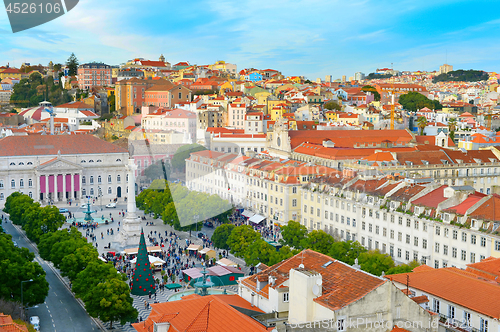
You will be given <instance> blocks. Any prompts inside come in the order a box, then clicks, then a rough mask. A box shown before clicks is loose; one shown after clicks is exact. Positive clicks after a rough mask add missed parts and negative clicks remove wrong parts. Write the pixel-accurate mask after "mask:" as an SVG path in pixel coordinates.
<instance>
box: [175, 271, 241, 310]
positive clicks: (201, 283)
mask: <svg viewBox="0 0 500 332" xmlns="http://www.w3.org/2000/svg"><path fill="white" fill-rule="evenodd" d="M200 273H201V274H202V275H203V276H202V277H200V278H197V280H198V281H197V282H195V283H194V287H195V289H186V290H184V291H180V292H178V293H174V294H172V295H170V296H169V297H168V301H169V302H170V301H178V300H180V299H182V297H183V296H186V295H191V294H198V295H200V296H207V295H228V294H233V293H231V292H228V291H227V290H226V289H225V288H224V289H215V288H212V287H213V286H214V283H213V282H211V281H209V280H208V278H207V274H208V271H207V269H206V268H205V267H203V269H202V270H201V271H200ZM214 277H215V278H218V277H217V276H210V278H214ZM200 279H201V280H200Z"/></svg>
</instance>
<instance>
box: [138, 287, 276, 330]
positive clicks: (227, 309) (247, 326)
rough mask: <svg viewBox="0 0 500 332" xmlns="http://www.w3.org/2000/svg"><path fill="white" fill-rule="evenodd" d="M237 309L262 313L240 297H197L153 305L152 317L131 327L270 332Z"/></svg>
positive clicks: (139, 328)
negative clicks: (157, 324) (164, 324)
mask: <svg viewBox="0 0 500 332" xmlns="http://www.w3.org/2000/svg"><path fill="white" fill-rule="evenodd" d="M235 307H238V308H244V309H247V310H252V311H256V312H260V313H263V311H262V310H260V309H258V308H257V307H252V306H251V305H250V303H248V302H247V301H246V300H244V299H242V298H241V297H239V296H238V295H209V296H198V295H196V296H189V297H187V298H183V299H182V300H179V301H172V302H164V303H153V304H151V309H152V310H151V313H150V314H149V317H148V318H147V319H146V320H145V321H144V322H141V323H135V324H132V326H133V327H134V328H135V329H136V331H138V332H153V329H154V323H170V327H169V329H168V331H169V332H171V331H172V332H173V331H204V332H212V331H213V332H225V331H227V332H238V331H241V332H247V331H267V329H266V328H265V327H264V326H263V325H262V324H260V323H258V322H257V321H256V320H254V319H253V318H250V317H249V316H247V315H245V314H243V313H241V312H239V311H238V310H236V309H235Z"/></svg>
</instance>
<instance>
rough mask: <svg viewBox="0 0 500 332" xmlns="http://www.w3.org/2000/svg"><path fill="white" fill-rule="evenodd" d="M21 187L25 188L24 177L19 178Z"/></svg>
mask: <svg viewBox="0 0 500 332" xmlns="http://www.w3.org/2000/svg"><path fill="white" fill-rule="evenodd" d="M19 187H20V188H24V179H21V180H19Z"/></svg>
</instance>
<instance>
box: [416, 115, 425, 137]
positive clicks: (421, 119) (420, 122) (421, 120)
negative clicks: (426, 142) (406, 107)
mask: <svg viewBox="0 0 500 332" xmlns="http://www.w3.org/2000/svg"><path fill="white" fill-rule="evenodd" d="M417 127H418V128H419V129H420V136H422V135H423V134H424V129H425V127H427V119H426V118H425V117H424V116H421V117H419V118H418V120H417Z"/></svg>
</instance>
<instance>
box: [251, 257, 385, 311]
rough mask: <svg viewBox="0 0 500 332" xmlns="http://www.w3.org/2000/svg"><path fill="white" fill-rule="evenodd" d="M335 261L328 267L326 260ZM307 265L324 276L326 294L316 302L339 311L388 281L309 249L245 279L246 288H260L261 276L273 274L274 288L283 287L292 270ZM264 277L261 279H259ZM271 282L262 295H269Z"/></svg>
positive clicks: (323, 285)
mask: <svg viewBox="0 0 500 332" xmlns="http://www.w3.org/2000/svg"><path fill="white" fill-rule="evenodd" d="M328 262H331V263H330V264H329V265H328V266H326V267H325V266H324V264H325V263H328ZM300 264H303V265H304V268H305V269H307V270H309V271H311V270H312V271H316V272H318V273H321V275H322V280H323V284H322V288H323V289H322V296H320V297H318V298H316V299H314V301H315V302H318V303H319V304H321V305H323V306H325V307H328V308H330V309H332V310H338V309H341V308H343V307H345V306H346V305H349V304H350V303H353V302H354V301H357V300H359V299H361V298H362V297H363V296H365V295H366V294H368V293H370V292H371V291H373V290H374V289H376V288H378V287H379V286H381V285H382V284H384V280H383V279H381V278H378V277H375V276H373V275H371V274H368V273H366V272H364V271H361V270H357V269H354V268H352V267H351V266H349V265H347V264H345V263H342V262H340V261H337V260H335V259H333V258H331V257H329V256H327V255H323V254H320V253H318V252H316V251H313V250H310V249H306V250H303V251H302V252H301V253H299V254H297V255H295V256H293V257H291V258H289V259H287V260H284V261H282V262H280V263H278V264H275V265H273V266H271V267H269V268H267V269H265V270H263V271H262V272H260V273H257V274H256V275H253V276H250V277H247V278H245V279H242V280H241V284H242V285H243V286H245V287H248V288H250V289H252V290H253V291H257V289H256V288H257V287H256V286H257V284H256V280H257V278H263V279H264V280H267V279H268V277H269V276H273V277H274V278H276V282H275V284H274V286H272V287H280V286H281V285H282V284H283V283H284V282H285V281H287V280H288V278H289V273H290V270H291V269H298V267H299V265H300ZM259 280H260V279H259ZM268 289H269V284H268V285H266V287H264V288H263V289H262V290H261V291H259V294H261V295H263V296H265V297H268V296H269V295H268Z"/></svg>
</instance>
